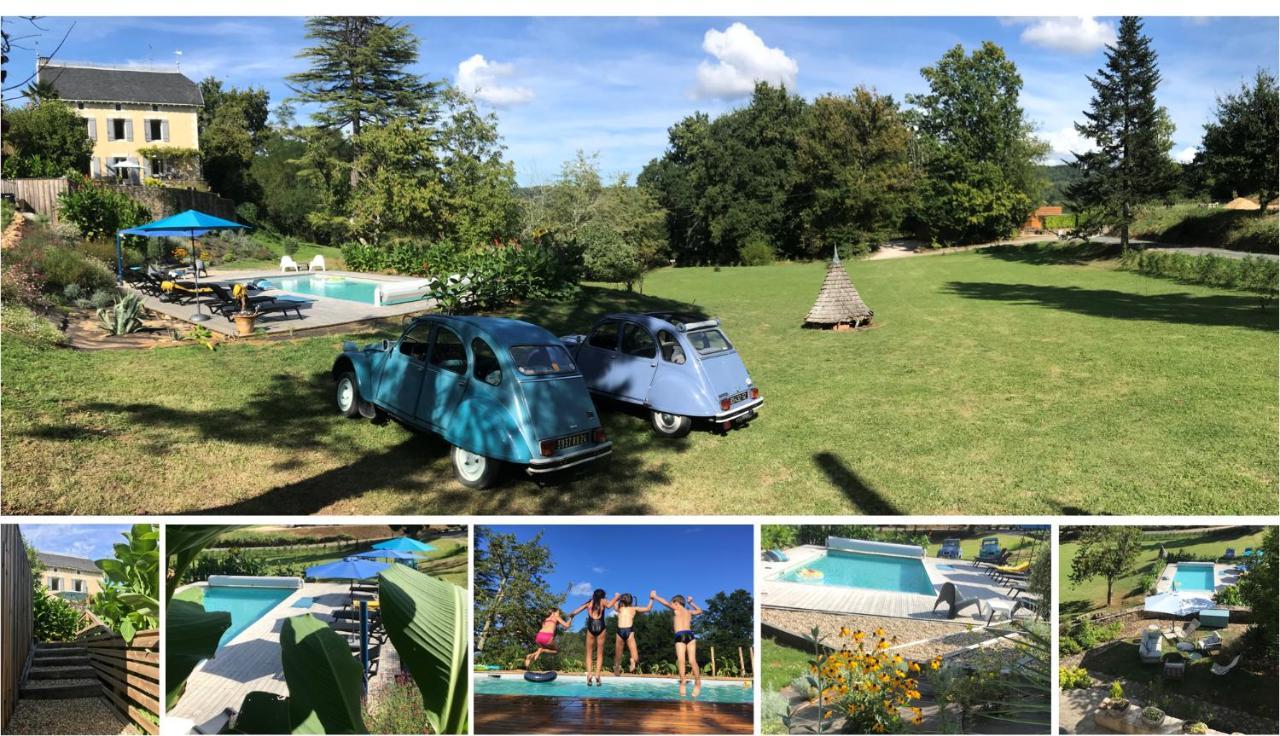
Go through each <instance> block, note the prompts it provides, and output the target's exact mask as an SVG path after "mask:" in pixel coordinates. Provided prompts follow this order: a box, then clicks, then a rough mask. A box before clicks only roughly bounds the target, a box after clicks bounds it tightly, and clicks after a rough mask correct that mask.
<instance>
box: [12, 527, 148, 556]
mask: <svg viewBox="0 0 1280 736" xmlns="http://www.w3.org/2000/svg"><path fill="white" fill-rule="evenodd" d="M18 527H19V528H20V529H21V530H22V538H23V539H25V540H26V541H27V542H28V543H29V544H31V545H32V546H34V547H35V548H36V549H38V550H40V551H41V552H56V553H58V554H64V555H74V556H76V557H84V558H87V559H90V560H100V559H103V558H104V557H114V556H115V551H114V550H113V549H112V547H111V545H113V544H115V543H116V542H123V541H124V539H123V538H121V536H120V535H121V534H124V533H125V532H127V531H129V528H130V527H129V525H128V524H19V525H18Z"/></svg>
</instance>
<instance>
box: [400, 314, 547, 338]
mask: <svg viewBox="0 0 1280 736" xmlns="http://www.w3.org/2000/svg"><path fill="white" fill-rule="evenodd" d="M423 319H435V320H440V321H443V322H452V323H454V324H456V325H459V326H464V325H465V326H466V327H469V328H470V329H472V330H474V331H476V332H481V333H484V334H485V335H488V336H489V337H491V338H493V340H494V341H495V342H498V343H501V344H502V345H503V346H511V345H559V344H560V340H559V339H558V338H557V337H556V336H555V335H553V334H551V333H550V332H547V331H546V330H545V329H543V328H541V327H539V326H537V325H534V324H530V323H528V322H523V321H521V320H518V319H510V318H508V317H474V316H466V317H462V316H454V315H446V314H433V315H428V316H427V317H424V318H423Z"/></svg>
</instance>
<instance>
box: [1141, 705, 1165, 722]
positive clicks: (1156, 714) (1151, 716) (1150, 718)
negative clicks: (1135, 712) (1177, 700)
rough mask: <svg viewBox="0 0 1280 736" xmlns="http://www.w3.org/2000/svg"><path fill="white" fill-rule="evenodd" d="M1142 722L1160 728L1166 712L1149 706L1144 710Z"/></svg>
mask: <svg viewBox="0 0 1280 736" xmlns="http://www.w3.org/2000/svg"><path fill="white" fill-rule="evenodd" d="M1142 722H1143V723H1145V724H1147V725H1148V726H1152V727H1154V726H1159V725H1160V724H1161V723H1164V711H1162V710H1160V709H1159V708H1157V707H1155V706H1154V705H1148V706H1147V707H1145V708H1143V709H1142Z"/></svg>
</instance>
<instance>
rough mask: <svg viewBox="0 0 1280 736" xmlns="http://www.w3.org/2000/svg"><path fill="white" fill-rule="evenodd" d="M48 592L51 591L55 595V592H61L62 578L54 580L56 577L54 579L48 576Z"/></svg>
mask: <svg viewBox="0 0 1280 736" xmlns="http://www.w3.org/2000/svg"><path fill="white" fill-rule="evenodd" d="M49 590H51V591H53V592H55V593H56V592H58V591H59V590H62V578H56V577H54V576H52V575H50V576H49Z"/></svg>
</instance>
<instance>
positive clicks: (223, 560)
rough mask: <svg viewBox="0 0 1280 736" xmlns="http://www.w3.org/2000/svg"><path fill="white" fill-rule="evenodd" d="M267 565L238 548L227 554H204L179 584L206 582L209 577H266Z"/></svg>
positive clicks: (192, 565)
mask: <svg viewBox="0 0 1280 736" xmlns="http://www.w3.org/2000/svg"><path fill="white" fill-rule="evenodd" d="M266 574H267V563H266V562H264V561H263V560H261V559H259V558H257V557H250V556H248V555H246V554H244V552H242V551H240V549H238V548H233V549H231V550H229V551H227V552H204V553H203V554H201V555H200V556H199V557H196V559H195V561H194V562H192V563H191V565H190V566H189V567H188V568H187V570H186V572H184V573H183V575H182V579H181V580H180V581H179V584H186V583H194V582H196V581H199V580H207V579H208V578H209V576H210V575H266Z"/></svg>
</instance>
